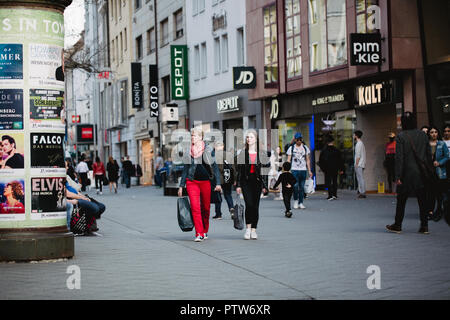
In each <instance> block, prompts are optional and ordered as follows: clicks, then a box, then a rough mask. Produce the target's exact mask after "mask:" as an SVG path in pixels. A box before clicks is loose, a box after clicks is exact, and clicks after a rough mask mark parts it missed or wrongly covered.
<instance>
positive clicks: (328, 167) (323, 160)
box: [319, 145, 345, 174]
mask: <svg viewBox="0 0 450 320" xmlns="http://www.w3.org/2000/svg"><path fill="white" fill-rule="evenodd" d="M319 167H320V169H322V171H323V172H324V173H325V174H337V173H338V172H339V171H344V169H345V167H344V160H343V159H342V154H341V152H340V151H339V150H338V149H337V148H336V147H335V146H330V145H327V146H326V147H325V148H323V150H322V152H321V153H320V157H319Z"/></svg>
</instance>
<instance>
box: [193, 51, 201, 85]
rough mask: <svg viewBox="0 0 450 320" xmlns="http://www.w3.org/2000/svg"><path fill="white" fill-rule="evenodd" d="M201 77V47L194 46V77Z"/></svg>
mask: <svg viewBox="0 0 450 320" xmlns="http://www.w3.org/2000/svg"><path fill="white" fill-rule="evenodd" d="M199 78H200V47H199V46H198V45H196V46H194V79H195V80H198V79H199Z"/></svg>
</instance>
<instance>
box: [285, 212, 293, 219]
mask: <svg viewBox="0 0 450 320" xmlns="http://www.w3.org/2000/svg"><path fill="white" fill-rule="evenodd" d="M284 216H285V217H286V218H290V217H292V212H291V211H286V212H285V213H284Z"/></svg>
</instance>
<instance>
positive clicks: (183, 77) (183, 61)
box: [170, 45, 189, 100]
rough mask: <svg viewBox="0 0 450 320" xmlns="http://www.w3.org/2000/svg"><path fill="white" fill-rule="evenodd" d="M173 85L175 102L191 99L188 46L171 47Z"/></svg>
mask: <svg viewBox="0 0 450 320" xmlns="http://www.w3.org/2000/svg"><path fill="white" fill-rule="evenodd" d="M170 58H171V85H172V99H173V100H188V99H189V86H188V84H189V81H188V63H187V46H186V45H176V46H170Z"/></svg>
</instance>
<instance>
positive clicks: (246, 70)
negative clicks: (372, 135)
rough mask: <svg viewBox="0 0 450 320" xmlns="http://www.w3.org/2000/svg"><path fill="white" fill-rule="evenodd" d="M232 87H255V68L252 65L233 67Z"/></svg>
mask: <svg viewBox="0 0 450 320" xmlns="http://www.w3.org/2000/svg"><path fill="white" fill-rule="evenodd" d="M233 88H234V89H254V88H256V69H255V68H254V67H233Z"/></svg>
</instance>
